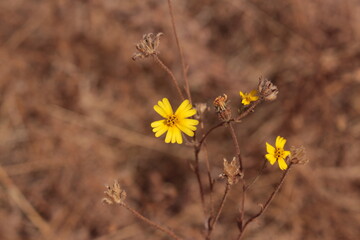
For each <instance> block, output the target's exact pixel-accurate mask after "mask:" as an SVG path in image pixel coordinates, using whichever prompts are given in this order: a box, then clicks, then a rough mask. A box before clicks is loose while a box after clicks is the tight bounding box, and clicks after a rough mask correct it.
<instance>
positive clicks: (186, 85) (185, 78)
mask: <svg viewBox="0 0 360 240" xmlns="http://www.w3.org/2000/svg"><path fill="white" fill-rule="evenodd" d="M168 6H169V13H170V17H171V24H172V28H173V31H174V36H175V40H176V46H177V48H178V51H179V54H180V61H181V67H182V75H183V78H184V82H185V87H186V88H185V89H186V94H187V97H188V99H189V101H190V103H192V100H191V94H190V87H189V81H188V78H187V74H186V65H185V61H184V55H183V52H182V49H181V45H180V41H179V37H178V35H177V31H176V24H175V17H174V13H173V7H172V3H171V0H168Z"/></svg>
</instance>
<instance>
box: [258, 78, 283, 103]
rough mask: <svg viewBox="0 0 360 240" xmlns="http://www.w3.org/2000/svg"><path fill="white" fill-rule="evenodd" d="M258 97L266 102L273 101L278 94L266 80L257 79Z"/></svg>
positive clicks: (274, 87) (273, 86) (275, 88)
mask: <svg viewBox="0 0 360 240" xmlns="http://www.w3.org/2000/svg"><path fill="white" fill-rule="evenodd" d="M258 92H259V96H260V97H261V98H262V99H264V100H266V101H274V100H275V99H276V97H277V94H278V93H279V90H278V88H277V87H276V86H275V85H274V84H273V83H272V82H271V81H269V80H268V79H266V78H262V77H260V78H259V84H258Z"/></svg>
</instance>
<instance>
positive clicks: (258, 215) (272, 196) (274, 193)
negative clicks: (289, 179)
mask: <svg viewBox="0 0 360 240" xmlns="http://www.w3.org/2000/svg"><path fill="white" fill-rule="evenodd" d="M291 166H292V164H291V163H290V164H289V167H288V169H287V170H285V172H284V173H283V175H282V177H281V179H280V182H279V183H278V185H277V186H276V187H275V189H274V191H273V192H272V193H271V195H270V196H269V198H268V200H267V201H266V202H265V204H264V205H263V206H261V209H260V211H259V212H258V213H257V214H255V215H254V216H252V217H251V218H250V219H249V220H247V221H246V223H245V224H244V226H243V227H242V229H240V233H239V235H238V237H237V240H240V239H241V237H242V236H243V234H244V231H245V229H246V227H247V226H248V225H249V224H250V223H251V222H252V221H254V220H255V219H256V218H258V217H260V216H261V215H262V214H263V213H264V212H265V210H266V209H267V208H268V207H269V205H270V203H271V202H272V200H273V199H274V197H275V195H276V193H278V192H279V190H280V188H281V186H282V184H283V183H284V180H285V177H286V176H287V175H288V173H289V171H290V168H291Z"/></svg>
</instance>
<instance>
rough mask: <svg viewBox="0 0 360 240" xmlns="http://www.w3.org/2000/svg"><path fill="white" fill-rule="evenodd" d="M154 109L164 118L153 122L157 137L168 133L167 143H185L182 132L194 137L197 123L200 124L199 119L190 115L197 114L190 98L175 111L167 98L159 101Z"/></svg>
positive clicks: (152, 125)
mask: <svg viewBox="0 0 360 240" xmlns="http://www.w3.org/2000/svg"><path fill="white" fill-rule="evenodd" d="M154 110H155V111H156V112H157V113H158V114H159V115H160V116H162V117H163V118H164V119H162V120H158V121H155V122H152V123H151V127H152V128H153V132H154V133H155V137H160V136H161V135H163V134H164V133H166V132H167V133H166V137H165V142H166V143H178V144H181V143H183V137H182V134H181V132H183V133H185V134H186V135H188V136H190V137H192V136H194V131H195V130H196V125H198V124H199V121H198V120H195V119H189V117H191V116H194V115H195V114H196V110H195V109H194V108H193V107H192V105H191V103H190V101H189V100H187V99H186V100H184V101H183V102H182V103H181V104H180V106H179V107H178V108H177V109H176V111H175V113H174V111H173V109H172V107H171V104H170V102H169V100H168V99H167V98H163V99H162V100H161V101H158V104H157V105H155V106H154Z"/></svg>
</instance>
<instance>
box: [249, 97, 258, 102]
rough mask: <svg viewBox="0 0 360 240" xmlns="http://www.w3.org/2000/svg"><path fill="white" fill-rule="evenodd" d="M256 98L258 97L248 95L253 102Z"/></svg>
mask: <svg viewBox="0 0 360 240" xmlns="http://www.w3.org/2000/svg"><path fill="white" fill-rule="evenodd" d="M258 99H259V97H258V96H250V100H251V101H252V102H255V101H256V100H258Z"/></svg>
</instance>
